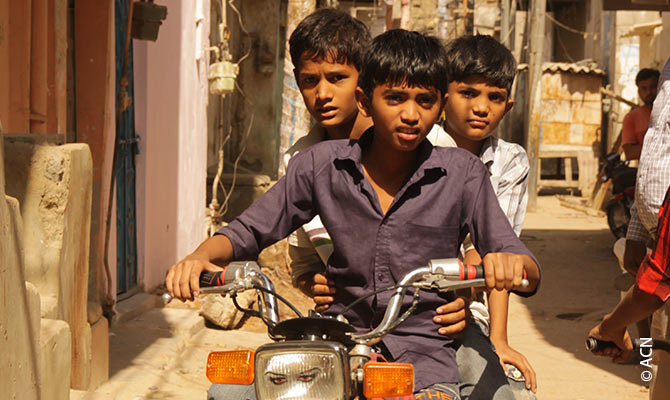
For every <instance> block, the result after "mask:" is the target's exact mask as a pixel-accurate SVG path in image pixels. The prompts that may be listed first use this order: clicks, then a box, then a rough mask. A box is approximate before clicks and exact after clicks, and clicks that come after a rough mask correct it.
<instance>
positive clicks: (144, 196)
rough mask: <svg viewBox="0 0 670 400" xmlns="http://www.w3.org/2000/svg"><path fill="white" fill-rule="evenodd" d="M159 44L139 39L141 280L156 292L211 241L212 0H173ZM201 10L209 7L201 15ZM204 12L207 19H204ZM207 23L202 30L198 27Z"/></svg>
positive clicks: (136, 68)
mask: <svg viewBox="0 0 670 400" xmlns="http://www.w3.org/2000/svg"><path fill="white" fill-rule="evenodd" d="M161 5H165V6H167V7H168V16H167V19H166V20H165V21H163V24H162V25H161V28H160V31H159V35H158V40H157V41H156V42H142V41H135V42H134V46H135V47H134V52H135V54H134V55H135V59H134V62H135V65H134V73H135V123H136V130H137V132H138V134H139V135H140V137H141V140H140V143H139V149H140V154H139V155H138V156H137V158H136V161H137V164H136V165H137V240H138V268H139V271H138V272H139V273H138V275H139V279H140V285H141V286H143V287H144V288H145V290H151V289H153V288H155V287H156V286H158V285H159V284H161V283H162V282H163V281H164V278H165V273H166V271H167V269H168V268H169V267H170V266H171V265H172V264H174V263H175V262H176V261H178V260H179V259H180V258H182V257H184V256H185V255H186V254H188V253H190V252H191V251H193V250H194V249H195V247H196V246H197V245H198V244H199V243H200V242H201V241H202V240H203V239H204V237H205V236H204V232H205V207H206V204H205V187H206V167H207V164H206V160H207V116H206V105H207V65H208V61H207V60H208V57H207V53H206V51H205V49H206V47H207V46H208V39H207V35H208V26H209V22H208V18H209V7H210V5H209V1H208V0H198V1H195V2H190V1H179V0H166V1H163V2H162V3H161ZM196 10H202V13H201V15H200V16H197V15H196ZM198 18H204V19H203V20H202V23H201V24H197V23H196V20H197V19H198ZM198 26H202V27H204V28H205V29H203V28H197V27H198ZM198 57H199V58H198Z"/></svg>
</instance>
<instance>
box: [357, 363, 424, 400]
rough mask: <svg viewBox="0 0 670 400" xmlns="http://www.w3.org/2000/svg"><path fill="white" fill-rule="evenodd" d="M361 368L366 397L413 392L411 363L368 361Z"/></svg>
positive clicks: (408, 394) (402, 394)
mask: <svg viewBox="0 0 670 400" xmlns="http://www.w3.org/2000/svg"><path fill="white" fill-rule="evenodd" d="M363 369H364V372H365V381H364V383H363V394H364V395H365V397H366V398H372V397H396V396H410V395H411V394H412V393H414V367H413V366H412V364H402V363H389V362H382V363H377V362H369V363H367V364H365V367H364V368H363Z"/></svg>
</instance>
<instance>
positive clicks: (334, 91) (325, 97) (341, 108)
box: [294, 57, 358, 139]
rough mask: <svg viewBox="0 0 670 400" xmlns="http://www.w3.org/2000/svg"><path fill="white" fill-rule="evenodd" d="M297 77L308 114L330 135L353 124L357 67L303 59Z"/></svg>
mask: <svg viewBox="0 0 670 400" xmlns="http://www.w3.org/2000/svg"><path fill="white" fill-rule="evenodd" d="M294 73H295V76H296V80H297V81H298V88H299V89H300V93H301V94H302V98H303V99H304V101H305V106H306V107H307V111H309V113H310V114H311V115H312V117H313V118H314V119H315V120H316V122H317V123H318V124H319V125H321V126H322V127H324V128H326V130H327V131H328V132H329V134H330V133H331V132H333V131H337V129H332V130H329V128H338V127H340V126H342V125H345V124H347V123H353V121H354V120H355V118H356V115H357V114H358V107H357V106H356V87H357V85H358V70H357V69H356V67H354V66H353V65H351V64H340V63H337V62H332V61H330V60H329V59H323V60H317V61H315V60H311V59H308V58H306V57H303V58H302V59H301V61H300V67H299V68H297V69H295V70H294ZM331 139H335V138H332V137H331ZM339 139H343V138H339Z"/></svg>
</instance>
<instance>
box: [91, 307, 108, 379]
mask: <svg viewBox="0 0 670 400" xmlns="http://www.w3.org/2000/svg"><path fill="white" fill-rule="evenodd" d="M107 379H109V322H107V318H105V317H101V318H100V319H98V322H96V323H95V324H93V325H91V378H90V382H89V386H88V390H95V388H97V387H98V386H100V385H101V384H102V383H103V382H105V381H107Z"/></svg>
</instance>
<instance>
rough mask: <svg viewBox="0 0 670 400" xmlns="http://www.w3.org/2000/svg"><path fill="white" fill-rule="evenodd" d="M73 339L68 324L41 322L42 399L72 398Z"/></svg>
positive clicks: (49, 321) (46, 320) (61, 399)
mask: <svg viewBox="0 0 670 400" xmlns="http://www.w3.org/2000/svg"><path fill="white" fill-rule="evenodd" d="M71 352H72V338H71V335H70V327H69V326H68V324H67V322H65V321H61V320H56V319H46V318H42V320H41V331H40V355H39V357H40V378H39V379H40V382H41V384H40V394H41V396H40V399H42V400H66V399H68V398H69V396H70V363H71V358H70V353H71Z"/></svg>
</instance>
